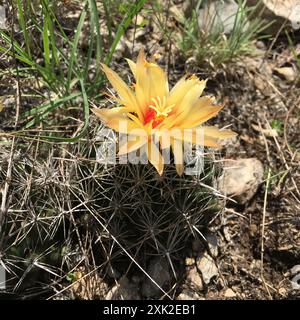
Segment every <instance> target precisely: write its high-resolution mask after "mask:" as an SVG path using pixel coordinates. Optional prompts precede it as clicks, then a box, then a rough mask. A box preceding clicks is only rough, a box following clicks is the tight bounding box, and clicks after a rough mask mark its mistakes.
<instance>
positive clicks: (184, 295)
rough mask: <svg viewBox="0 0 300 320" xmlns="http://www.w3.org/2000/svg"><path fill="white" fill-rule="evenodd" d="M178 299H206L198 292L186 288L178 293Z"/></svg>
mask: <svg viewBox="0 0 300 320" xmlns="http://www.w3.org/2000/svg"><path fill="white" fill-rule="evenodd" d="M176 300H205V299H204V298H202V297H200V296H199V295H198V294H197V293H196V292H194V291H190V290H187V289H185V290H183V291H182V292H181V293H180V294H179V295H178V297H177V298H176Z"/></svg>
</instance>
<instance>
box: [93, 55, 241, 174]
mask: <svg viewBox="0 0 300 320" xmlns="http://www.w3.org/2000/svg"><path fill="white" fill-rule="evenodd" d="M127 62H128V64H129V67H130V69H131V71H132V73H133V75H134V78H135V84H133V88H132V89H131V88H129V87H128V86H127V85H126V84H125V82H124V81H123V80H122V79H121V78H120V77H119V76H118V75H117V74H116V73H115V72H114V71H113V70H111V69H110V68H108V67H107V66H106V65H104V64H102V69H103V71H104V73H105V74H106V76H107V78H108V80H109V81H110V83H111V84H112V86H113V88H114V89H115V90H116V92H117V94H118V97H113V99H114V100H115V101H116V102H117V103H118V104H119V106H118V107H114V108H111V109H98V108H94V109H93V110H92V111H93V112H94V113H95V114H96V115H97V116H98V117H100V119H101V120H102V121H103V122H104V123H105V124H106V125H107V126H108V127H110V128H112V129H114V130H115V131H117V132H120V133H125V134H128V136H129V137H130V140H129V141H127V142H126V143H125V144H124V145H122V146H121V147H120V148H119V154H120V155H121V154H127V153H130V152H132V151H137V150H139V149H141V148H143V150H145V152H146V153H147V156H148V159H149V161H150V162H151V163H152V165H153V166H154V167H155V168H156V170H157V171H158V173H159V174H160V175H161V174H162V173H163V168H164V158H163V156H162V154H161V151H162V150H163V149H166V148H170V147H171V148H172V150H173V154H174V161H175V164H176V170H177V172H178V174H179V175H181V174H182V173H183V169H184V166H183V156H184V150H183V143H184V142H189V143H194V144H201V145H204V146H208V147H214V148H218V147H219V143H218V139H225V138H229V137H232V136H234V135H235V133H234V132H232V131H230V130H219V129H218V128H216V127H212V126H201V125H202V124H203V123H204V122H205V121H207V120H209V119H210V118H212V117H214V116H216V115H217V113H218V112H219V111H220V110H221V109H222V107H223V106H222V105H216V104H214V99H213V98H211V97H208V96H203V97H200V96H201V94H202V92H203V90H204V88H205V85H206V81H205V80H199V79H198V78H197V77H196V76H194V75H192V76H185V77H183V78H182V79H180V80H179V81H178V82H177V84H176V85H175V86H174V87H173V88H172V89H171V90H169V84H168V80H167V76H166V73H165V72H164V71H163V70H162V69H161V68H160V67H159V66H158V65H157V64H156V63H154V62H148V61H147V60H146V59H145V55H144V51H143V50H141V51H140V53H139V56H138V58H137V62H136V63H134V62H133V61H131V60H129V59H127ZM185 132H187V134H185ZM199 137H200V138H199ZM156 141H159V142H160V144H159V146H158V145H157V143H155V142H156Z"/></svg>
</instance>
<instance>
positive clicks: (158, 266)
mask: <svg viewBox="0 0 300 320" xmlns="http://www.w3.org/2000/svg"><path fill="white" fill-rule="evenodd" d="M147 273H148V274H149V276H150V277H151V278H152V279H153V280H154V281H155V282H156V283H157V284H158V285H159V286H160V287H161V288H162V287H163V286H164V285H165V284H166V283H168V282H170V280H171V275H170V268H169V264H168V262H167V260H166V259H165V258H161V257H160V258H155V259H153V260H152V261H151V262H150V265H149V266H148V268H147ZM160 293H161V290H160V288H159V287H158V286H157V285H156V284H155V283H153V282H152V281H151V280H150V279H149V278H148V277H147V278H146V279H145V281H144V282H143V284H142V294H143V296H145V297H155V296H157V295H159V294H160Z"/></svg>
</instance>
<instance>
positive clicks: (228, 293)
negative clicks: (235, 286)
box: [224, 288, 236, 298]
mask: <svg viewBox="0 0 300 320" xmlns="http://www.w3.org/2000/svg"><path fill="white" fill-rule="evenodd" d="M224 297H226V298H235V297H236V293H235V292H234V291H233V290H232V289H230V288H228V289H227V290H226V291H225V293H224Z"/></svg>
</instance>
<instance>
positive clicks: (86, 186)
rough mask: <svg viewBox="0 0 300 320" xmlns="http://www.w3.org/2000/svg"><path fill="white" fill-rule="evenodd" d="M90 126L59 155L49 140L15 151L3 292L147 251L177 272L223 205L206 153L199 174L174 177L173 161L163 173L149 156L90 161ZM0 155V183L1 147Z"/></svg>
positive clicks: (40, 292) (93, 146)
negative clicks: (36, 150)
mask: <svg viewBox="0 0 300 320" xmlns="http://www.w3.org/2000/svg"><path fill="white" fill-rule="evenodd" d="M96 130H97V128H95V127H93V126H92V127H91V130H90V138H89V139H83V140H82V141H80V142H78V143H77V144H74V145H68V146H66V150H65V151H64V155H63V154H60V152H61V151H60V149H59V147H56V146H54V147H53V149H50V150H49V149H48V148H47V147H46V146H44V147H45V148H41V149H40V150H41V151H40V153H41V154H40V155H39V157H37V158H36V159H35V160H34V159H33V158H32V157H31V156H30V155H28V154H26V155H25V156H24V155H23V156H22V157H21V156H20V154H21V150H20V152H16V153H15V155H16V159H15V160H14V163H15V164H14V167H13V171H12V178H11V184H10V189H9V190H10V191H9V193H10V194H9V196H10V207H9V211H8V213H7V214H6V215H5V221H4V223H3V229H2V231H1V251H0V252H1V256H0V259H1V263H2V264H3V265H4V266H5V267H6V268H7V271H8V272H7V273H8V282H7V288H6V292H10V293H12V292H14V293H15V294H19V295H20V296H22V297H24V298H32V297H37V296H39V297H49V296H51V295H52V294H53V290H52V289H53V288H55V289H56V290H59V289H60V288H63V287H64V286H67V285H69V283H68V281H67V280H66V278H67V275H68V274H69V272H70V271H72V270H73V269H74V268H76V266H78V265H80V264H84V265H85V266H86V267H87V268H88V270H92V269H95V268H97V267H98V268H99V269H98V271H99V272H100V274H102V275H103V276H104V275H105V274H106V272H107V268H108V267H110V266H113V267H114V269H116V270H117V271H118V272H119V274H123V273H125V272H128V271H134V270H135V264H134V263H133V261H132V260H134V261H135V262H136V263H138V264H139V265H140V266H141V267H142V268H145V267H146V265H147V264H148V263H149V260H150V259H152V258H153V256H162V257H163V256H166V257H167V258H168V261H169V263H170V267H171V268H172V270H174V273H175V275H176V273H177V271H178V270H177V269H178V268H177V267H176V266H177V262H178V261H180V260H181V259H183V258H184V255H185V254H186V252H187V249H188V248H189V247H190V241H191V240H192V239H193V238H195V237H200V239H201V234H202V233H203V231H204V230H205V229H206V228H207V227H208V226H209V224H210V222H211V221H212V220H213V219H214V218H215V217H216V215H217V214H218V213H219V212H220V209H221V208H222V203H221V202H220V201H218V197H217V195H215V194H214V192H212V190H211V188H213V187H214V183H215V178H216V176H217V175H218V174H219V172H218V171H219V167H218V165H217V163H216V162H214V161H213V154H210V155H207V156H206V157H205V162H204V171H203V172H202V173H201V174H200V175H198V176H197V175H193V176H189V175H184V176H182V177H179V176H178V175H177V173H176V168H175V166H173V165H171V164H170V165H168V166H166V168H165V170H164V173H163V175H162V176H160V175H159V174H158V173H157V171H156V169H155V168H154V167H153V166H152V165H150V164H144V165H142V164H126V165H123V164H115V165H105V164H102V163H98V162H97V149H98V148H99V147H101V145H102V144H103V142H101V141H100V142H99V141H98V140H97V139H96V138H95V137H97V135H96V132H97V131H96ZM2 150H3V151H4V148H3V149H2ZM7 151H8V150H7ZM66 151H67V152H66ZM47 154H48V159H47V160H46V161H42V160H39V159H43V157H45V156H46V155H47ZM55 156H57V157H58V158H65V160H57V159H55ZM0 157H1V173H0V180H1V184H2V183H3V182H4V181H5V178H6V177H5V173H6V169H7V159H8V157H7V153H5V152H2V153H1V154H0ZM67 158H68V159H67ZM115 239H117V241H118V244H117V243H116V241H115ZM124 249H125V250H126V252H125V251H124ZM129 256H131V258H130V257H129Z"/></svg>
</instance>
